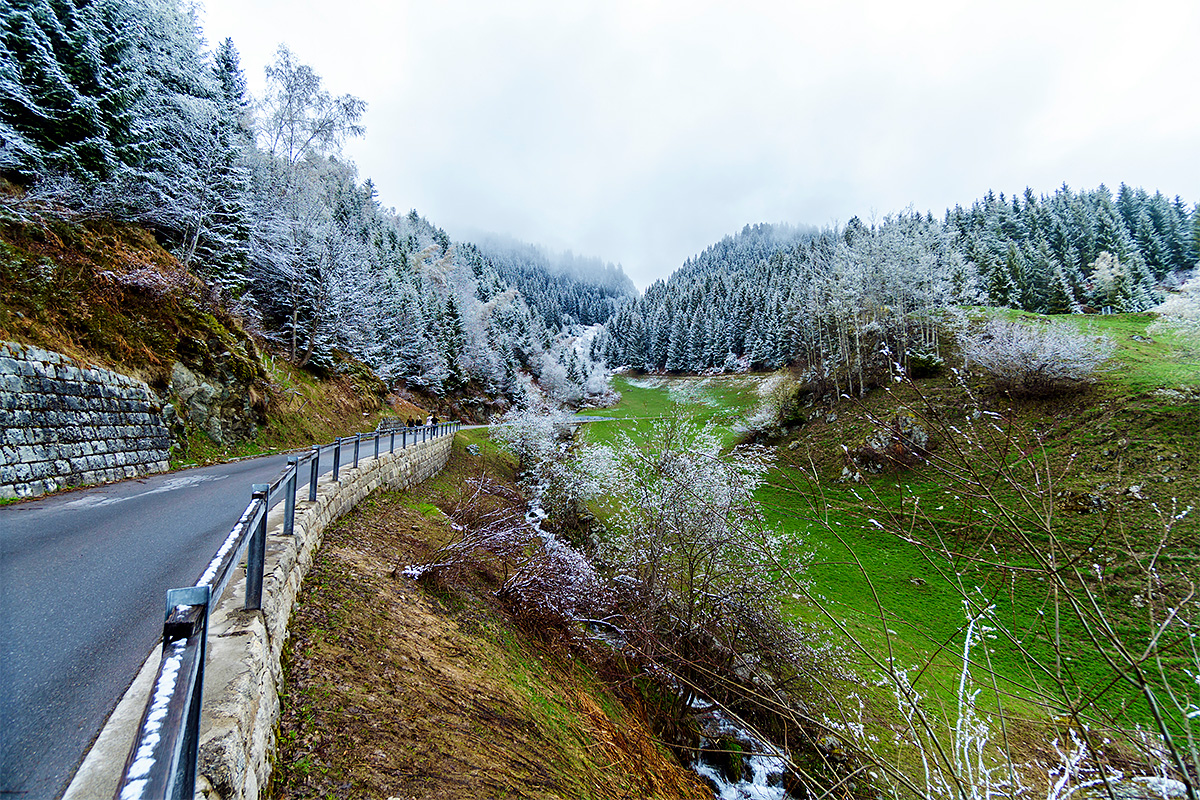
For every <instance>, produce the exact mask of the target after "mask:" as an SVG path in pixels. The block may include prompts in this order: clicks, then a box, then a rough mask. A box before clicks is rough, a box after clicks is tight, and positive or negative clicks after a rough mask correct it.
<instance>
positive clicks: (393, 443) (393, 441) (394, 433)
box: [388, 428, 396, 453]
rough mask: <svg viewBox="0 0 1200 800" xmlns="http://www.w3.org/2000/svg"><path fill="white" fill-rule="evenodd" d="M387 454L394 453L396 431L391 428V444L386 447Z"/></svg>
mask: <svg viewBox="0 0 1200 800" xmlns="http://www.w3.org/2000/svg"><path fill="white" fill-rule="evenodd" d="M388 452H389V453H394V452H396V429H395V428H392V443H391V444H390V445H389V446H388Z"/></svg>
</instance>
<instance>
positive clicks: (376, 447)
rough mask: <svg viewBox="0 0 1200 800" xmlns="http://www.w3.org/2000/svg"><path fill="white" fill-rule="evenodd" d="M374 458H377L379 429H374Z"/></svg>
mask: <svg viewBox="0 0 1200 800" xmlns="http://www.w3.org/2000/svg"><path fill="white" fill-rule="evenodd" d="M375 458H379V431H375Z"/></svg>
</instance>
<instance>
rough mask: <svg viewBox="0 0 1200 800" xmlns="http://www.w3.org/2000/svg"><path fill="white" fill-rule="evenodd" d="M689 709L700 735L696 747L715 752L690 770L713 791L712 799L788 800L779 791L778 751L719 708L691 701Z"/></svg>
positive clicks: (781, 789) (781, 769)
mask: <svg viewBox="0 0 1200 800" xmlns="http://www.w3.org/2000/svg"><path fill="white" fill-rule="evenodd" d="M692 708H693V709H695V710H696V719H697V720H698V721H699V722H700V726H701V730H702V731H703V738H702V740H701V743H700V747H701V748H702V749H704V750H710V751H717V752H711V753H701V755H700V757H699V758H698V759H697V760H696V761H695V762H693V763H692V765H691V766H692V769H693V770H695V771H696V774H698V775H699V776H700V777H701V778H703V779H704V780H705V781H706V782H708V784H709V785H711V786H712V787H713V792H714V793H715V795H716V797H718V798H720V800H783V799H784V798H786V797H788V794H787V791H786V790H785V789H784V787H783V774H784V763H785V761H784V758H783V756H780V755H774V754H775V753H777V752H778V751H777V750H776V748H775V747H774V746H773V745H771V744H770V743H768V742H764V741H762V740H761V739H759V738H758V737H757V736H755V735H754V734H753V733H751V732H750V731H748V730H746V729H745V728H744V727H742V726H741V725H740V724H738V723H737V722H736V721H734V720H732V719H730V717H729V716H728V715H726V714H725V713H724V712H723V711H722V710H721V709H720V708H717V707H715V706H710V705H709V704H708V703H706V702H704V701H701V700H693V701H692ZM739 750H740V752H738V751H739ZM729 751H733V752H729Z"/></svg>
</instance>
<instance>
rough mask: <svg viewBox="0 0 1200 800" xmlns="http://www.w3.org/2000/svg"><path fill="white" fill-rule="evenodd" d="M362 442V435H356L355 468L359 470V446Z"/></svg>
mask: <svg viewBox="0 0 1200 800" xmlns="http://www.w3.org/2000/svg"><path fill="white" fill-rule="evenodd" d="M361 441H362V434H361V433H356V434H354V468H355V469H358V445H359V443H360V442H361Z"/></svg>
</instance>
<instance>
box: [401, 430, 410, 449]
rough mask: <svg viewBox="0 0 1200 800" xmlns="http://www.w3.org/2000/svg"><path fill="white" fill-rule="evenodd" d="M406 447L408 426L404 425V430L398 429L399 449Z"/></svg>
mask: <svg viewBox="0 0 1200 800" xmlns="http://www.w3.org/2000/svg"><path fill="white" fill-rule="evenodd" d="M406 447H408V428H407V427H405V429H404V430H402V431H400V449H401V450H403V449H404V448H406Z"/></svg>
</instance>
